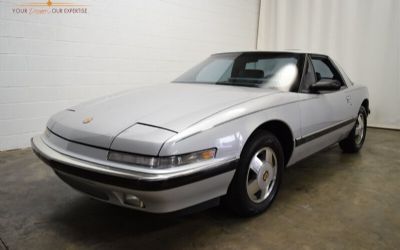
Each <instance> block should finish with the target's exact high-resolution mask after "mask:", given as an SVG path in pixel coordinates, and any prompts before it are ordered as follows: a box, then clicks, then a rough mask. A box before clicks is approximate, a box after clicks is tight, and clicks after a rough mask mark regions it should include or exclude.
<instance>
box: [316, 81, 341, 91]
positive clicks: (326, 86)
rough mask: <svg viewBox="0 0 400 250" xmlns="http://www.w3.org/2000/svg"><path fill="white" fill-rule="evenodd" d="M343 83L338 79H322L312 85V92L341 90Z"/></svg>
mask: <svg viewBox="0 0 400 250" xmlns="http://www.w3.org/2000/svg"><path fill="white" fill-rule="evenodd" d="M341 86H342V84H341V83H340V82H339V81H338V80H333V79H321V80H319V81H318V82H316V83H314V84H312V85H311V86H310V90H311V92H320V91H335V90H339V89H340V87H341Z"/></svg>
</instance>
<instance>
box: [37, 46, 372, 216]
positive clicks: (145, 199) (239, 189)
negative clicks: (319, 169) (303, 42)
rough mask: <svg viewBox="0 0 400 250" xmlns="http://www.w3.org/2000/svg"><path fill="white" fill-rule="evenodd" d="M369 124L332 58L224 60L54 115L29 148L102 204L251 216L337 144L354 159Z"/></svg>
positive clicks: (265, 55)
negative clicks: (221, 208) (224, 209)
mask: <svg viewBox="0 0 400 250" xmlns="http://www.w3.org/2000/svg"><path fill="white" fill-rule="evenodd" d="M368 114H369V101H368V90H367V88H366V87H363V86H360V85H354V84H353V83H352V82H351V81H350V79H349V78H348V77H347V75H346V74H345V72H344V71H343V70H342V68H341V67H340V66H339V65H338V64H336V63H335V62H334V61H333V60H332V59H330V58H329V57H328V56H326V55H320V54H308V53H293V52H235V53H220V54H214V55H211V56H210V57H209V58H208V59H206V60H205V61H203V62H202V63H200V64H198V65H197V66H195V67H194V68H192V69H190V70H189V71H187V72H186V73H184V74H183V75H182V76H180V77H179V78H178V79H176V80H175V81H173V82H172V83H168V84H162V85H156V86H154V85H153V86H147V87H141V88H136V89H133V90H130V91H124V92H122V93H118V94H114V95H111V96H107V97H103V98H99V99H97V100H93V101H91V102H87V103H84V104H81V105H77V106H75V107H71V108H68V109H66V110H63V111H61V112H59V113H57V114H55V115H54V116H53V117H51V118H50V120H49V121H48V123H47V128H46V131H45V132H44V134H42V135H39V136H36V137H33V138H32V148H33V150H34V152H35V153H36V154H37V155H38V156H39V157H40V158H41V159H42V160H43V161H44V162H45V163H47V164H48V165H49V166H50V167H51V168H52V169H53V170H54V172H55V173H56V174H57V175H58V176H59V177H60V178H61V179H62V180H63V181H65V182H66V183H68V184H69V185H70V186H72V187H73V188H75V189H77V190H79V191H81V192H83V193H86V194H88V195H90V196H92V197H94V198H95V199H98V200H102V201H106V202H109V203H113V204H117V205H120V206H124V207H127V208H133V209H138V210H142V211H147V212H152V213H167V212H173V211H177V210H182V209H184V208H195V207H198V205H199V204H200V205H203V204H213V205H215V204H216V203H217V202H219V200H220V199H221V198H223V199H222V200H223V201H224V202H226V204H228V206H229V207H230V208H231V209H232V210H233V211H235V212H236V213H238V214H239V215H244V216H250V215H255V214H258V213H261V212H263V211H264V210H265V209H267V208H268V206H269V205H271V203H272V201H273V200H274V198H275V196H276V194H277V192H278V189H279V185H280V183H281V180H282V175H283V173H284V168H285V167H287V166H291V165H293V164H294V163H296V162H298V161H300V160H301V159H304V158H305V157H307V156H309V155H311V154H314V153H316V152H318V151H320V150H322V149H324V148H326V147H328V146H330V145H332V144H335V143H337V142H339V145H340V147H341V148H342V150H343V151H344V152H351V153H355V152H358V151H359V150H360V148H361V147H362V145H363V143H364V140H365V136H366V128H367V126H366V125H367V116H368ZM321 164H323V163H321Z"/></svg>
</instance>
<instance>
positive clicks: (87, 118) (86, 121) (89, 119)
mask: <svg viewBox="0 0 400 250" xmlns="http://www.w3.org/2000/svg"><path fill="white" fill-rule="evenodd" d="M91 121H93V117H86V118H85V119H83V121H82V123H83V124H88V123H89V122H91Z"/></svg>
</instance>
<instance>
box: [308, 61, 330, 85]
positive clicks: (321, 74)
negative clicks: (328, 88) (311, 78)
mask: <svg viewBox="0 0 400 250" xmlns="http://www.w3.org/2000/svg"><path fill="white" fill-rule="evenodd" d="M312 63H313V65H314V70H315V74H316V76H317V79H318V80H320V79H334V74H333V72H332V70H331V69H330V68H329V66H328V65H326V63H325V62H324V61H322V60H321V59H312Z"/></svg>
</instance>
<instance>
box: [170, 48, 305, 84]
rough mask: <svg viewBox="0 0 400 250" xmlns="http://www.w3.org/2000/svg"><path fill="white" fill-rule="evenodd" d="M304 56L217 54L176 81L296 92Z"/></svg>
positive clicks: (270, 53) (273, 53)
mask: <svg viewBox="0 0 400 250" xmlns="http://www.w3.org/2000/svg"><path fill="white" fill-rule="evenodd" d="M303 61H304V56H303V55H302V54H295V53H278V52H247V53H246V52H245V53H225V54H215V55H212V56H210V57H209V58H207V59H206V60H205V61H203V62H202V63H200V64H198V65H197V66H195V67H193V68H192V69H190V70H189V71H187V72H186V73H184V74H183V75H181V76H180V77H178V78H177V79H176V80H175V81H174V82H179V83H208V84H221V85H238V86H247V87H261V88H276V89H279V90H282V91H294V90H295V91H297V88H298V82H299V78H300V77H299V74H300V73H299V72H301V71H300V70H299V69H301V68H302V67H301V65H302V64H303Z"/></svg>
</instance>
